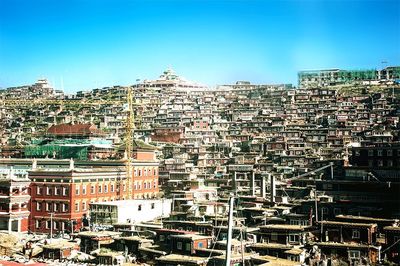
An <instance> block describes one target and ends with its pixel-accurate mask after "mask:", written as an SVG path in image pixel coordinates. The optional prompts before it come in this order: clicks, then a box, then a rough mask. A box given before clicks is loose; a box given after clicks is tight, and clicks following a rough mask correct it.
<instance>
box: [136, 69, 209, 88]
mask: <svg viewBox="0 0 400 266" xmlns="http://www.w3.org/2000/svg"><path fill="white" fill-rule="evenodd" d="M135 87H138V88H143V87H144V88H160V89H165V88H171V89H177V90H188V91H190V90H204V89H207V86H205V85H202V84H199V83H196V82H193V81H188V80H186V79H185V78H183V77H181V76H178V75H177V74H176V73H175V71H174V70H172V69H171V68H167V69H166V70H165V71H164V72H163V73H162V74H161V75H160V77H159V78H158V79H156V80H147V79H146V80H143V81H142V82H141V83H139V84H137V85H135Z"/></svg>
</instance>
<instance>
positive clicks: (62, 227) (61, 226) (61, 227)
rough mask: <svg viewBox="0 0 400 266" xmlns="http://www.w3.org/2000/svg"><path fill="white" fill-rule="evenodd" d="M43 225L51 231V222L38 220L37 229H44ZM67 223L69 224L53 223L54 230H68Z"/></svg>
mask: <svg viewBox="0 0 400 266" xmlns="http://www.w3.org/2000/svg"><path fill="white" fill-rule="evenodd" d="M43 223H44V226H45V228H46V229H51V221H40V220H36V221H35V227H36V228H37V229H39V228H41V227H42V224H43ZM67 223H68V222H59V221H53V230H65V228H67Z"/></svg>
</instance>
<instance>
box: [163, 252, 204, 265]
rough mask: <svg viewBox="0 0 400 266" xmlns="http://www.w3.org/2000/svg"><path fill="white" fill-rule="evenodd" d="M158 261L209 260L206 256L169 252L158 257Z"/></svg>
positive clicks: (195, 261)
mask: <svg viewBox="0 0 400 266" xmlns="http://www.w3.org/2000/svg"><path fill="white" fill-rule="evenodd" d="M156 260H158V261H173V262H191V263H199V262H202V263H205V262H207V261H208V258H206V257H196V256H186V255H179V254H169V255H165V256H161V257H159V258H156Z"/></svg>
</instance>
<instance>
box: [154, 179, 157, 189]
mask: <svg viewBox="0 0 400 266" xmlns="http://www.w3.org/2000/svg"><path fill="white" fill-rule="evenodd" d="M154 188H157V179H156V180H154Z"/></svg>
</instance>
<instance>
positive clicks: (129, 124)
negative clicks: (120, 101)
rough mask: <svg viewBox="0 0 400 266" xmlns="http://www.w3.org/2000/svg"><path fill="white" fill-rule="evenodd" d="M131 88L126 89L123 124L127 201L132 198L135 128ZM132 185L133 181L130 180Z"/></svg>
mask: <svg viewBox="0 0 400 266" xmlns="http://www.w3.org/2000/svg"><path fill="white" fill-rule="evenodd" d="M132 96H133V95H132V87H130V86H129V87H128V88H127V95H126V97H127V104H128V106H127V108H128V110H127V111H128V113H127V115H126V123H125V154H126V185H127V187H128V199H131V198H132V196H133V193H132V184H131V182H130V181H131V178H132V179H133V175H132V161H133V159H132V144H133V132H134V127H135V120H134V119H135V117H134V113H133V97H132ZM132 183H134V180H132Z"/></svg>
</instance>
